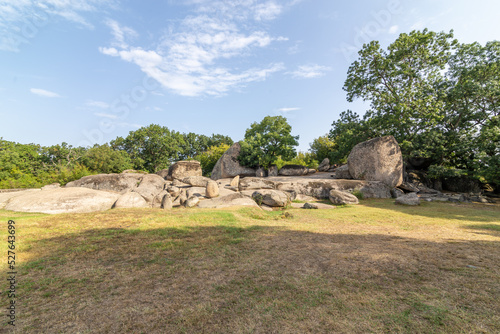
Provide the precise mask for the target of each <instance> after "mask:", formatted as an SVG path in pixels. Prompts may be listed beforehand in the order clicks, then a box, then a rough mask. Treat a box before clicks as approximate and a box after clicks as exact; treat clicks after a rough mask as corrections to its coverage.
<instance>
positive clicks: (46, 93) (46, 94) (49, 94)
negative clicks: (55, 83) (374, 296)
mask: <svg viewBox="0 0 500 334" xmlns="http://www.w3.org/2000/svg"><path fill="white" fill-rule="evenodd" d="M30 92H31V93H33V94H35V95H38V96H42V97H61V96H60V95H59V94H57V93H54V92H51V91H48V90H45V89H40V88H31V89H30Z"/></svg>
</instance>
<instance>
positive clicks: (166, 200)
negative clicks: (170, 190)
mask: <svg viewBox="0 0 500 334" xmlns="http://www.w3.org/2000/svg"><path fill="white" fill-rule="evenodd" d="M172 206H173V202H172V196H170V194H165V195H164V196H163V199H162V200H161V208H162V209H164V210H170V209H172Z"/></svg>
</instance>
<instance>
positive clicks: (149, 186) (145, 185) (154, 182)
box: [132, 174, 165, 207]
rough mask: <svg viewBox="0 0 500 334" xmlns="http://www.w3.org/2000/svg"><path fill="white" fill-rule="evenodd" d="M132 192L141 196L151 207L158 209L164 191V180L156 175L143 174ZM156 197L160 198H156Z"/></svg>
mask: <svg viewBox="0 0 500 334" xmlns="http://www.w3.org/2000/svg"><path fill="white" fill-rule="evenodd" d="M132 190H133V191H135V192H137V193H139V194H141V196H142V197H144V199H145V200H146V201H147V202H148V203H149V204H150V205H151V206H153V207H160V203H161V199H162V198H163V195H164V193H163V191H164V190H165V180H164V179H163V178H162V177H161V176H159V175H156V174H144V175H142V179H141V180H140V182H139V183H138V184H137V187H135V188H133V189H132ZM158 196H160V197H159V198H157V197H158Z"/></svg>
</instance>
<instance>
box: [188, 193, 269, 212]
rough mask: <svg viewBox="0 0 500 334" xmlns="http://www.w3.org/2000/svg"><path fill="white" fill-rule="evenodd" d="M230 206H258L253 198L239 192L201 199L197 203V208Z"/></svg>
mask: <svg viewBox="0 0 500 334" xmlns="http://www.w3.org/2000/svg"><path fill="white" fill-rule="evenodd" d="M231 206H250V207H257V208H258V207H259V206H258V205H257V203H255V201H254V200H252V199H251V198H249V197H246V196H244V195H242V194H240V193H233V194H231V195H226V196H220V197H217V198H213V199H208V200H205V201H202V202H200V203H199V204H198V207H199V208H217V209H219V208H227V207H231Z"/></svg>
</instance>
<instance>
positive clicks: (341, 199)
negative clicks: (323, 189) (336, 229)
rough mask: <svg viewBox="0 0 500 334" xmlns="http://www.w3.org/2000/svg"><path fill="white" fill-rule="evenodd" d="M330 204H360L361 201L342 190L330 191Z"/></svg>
mask: <svg viewBox="0 0 500 334" xmlns="http://www.w3.org/2000/svg"><path fill="white" fill-rule="evenodd" d="M329 198H330V202H332V203H333V204H335V205H347V204H359V200H358V198H357V197H356V196H354V195H353V194H350V193H348V192H345V191H340V190H334V189H332V190H330V196H329Z"/></svg>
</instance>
